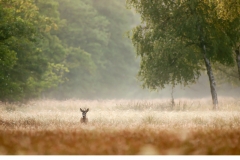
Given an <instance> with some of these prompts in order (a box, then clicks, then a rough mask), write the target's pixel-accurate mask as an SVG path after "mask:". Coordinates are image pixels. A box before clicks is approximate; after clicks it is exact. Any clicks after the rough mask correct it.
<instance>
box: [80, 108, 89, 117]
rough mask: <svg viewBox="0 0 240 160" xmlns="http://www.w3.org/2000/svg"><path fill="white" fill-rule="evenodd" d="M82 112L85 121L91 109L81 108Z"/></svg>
mask: <svg viewBox="0 0 240 160" xmlns="http://www.w3.org/2000/svg"><path fill="white" fill-rule="evenodd" d="M80 111H81V112H82V116H83V119H85V118H86V117H87V112H88V111H89V108H88V109H82V108H80Z"/></svg>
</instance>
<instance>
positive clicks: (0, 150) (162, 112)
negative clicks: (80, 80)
mask: <svg viewBox="0 0 240 160" xmlns="http://www.w3.org/2000/svg"><path fill="white" fill-rule="evenodd" d="M175 102H176V105H175V107H174V109H173V110H171V111H170V110H169V108H170V100H160V99H159V100H96V101H87V100H86V101H84V100H66V101H55V100H39V101H31V102H29V103H28V104H25V105H21V106H20V105H13V104H0V154H2V155H9V154H10V155H16V154H18V155H19V154H21V155H135V154H158V155H159V154H160V155H174V154H177V155H189V154H190V155H192V154H195V155H196V154H197V155H212V154H214V155H239V154H240V112H239V111H240V100H239V99H233V98H223V97H222V98H220V102H219V107H220V110H219V111H212V110H211V108H212V105H211V100H210V99H195V100H190V99H177V100H176V101H175ZM80 107H81V108H90V111H89V112H88V114H87V117H88V119H89V123H88V124H86V125H85V124H81V123H80V118H81V114H80V111H79V108H80Z"/></svg>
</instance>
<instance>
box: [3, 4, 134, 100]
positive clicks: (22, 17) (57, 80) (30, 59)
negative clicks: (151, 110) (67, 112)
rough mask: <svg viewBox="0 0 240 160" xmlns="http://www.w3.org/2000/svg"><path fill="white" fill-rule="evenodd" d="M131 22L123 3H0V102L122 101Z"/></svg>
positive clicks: (130, 57)
mask: <svg viewBox="0 0 240 160" xmlns="http://www.w3.org/2000/svg"><path fill="white" fill-rule="evenodd" d="M136 22H137V19H136V16H134V14H133V13H132V12H131V11H130V10H127V9H126V7H125V0H0V101H8V102H9V101H10V102H11V101H20V100H27V99H32V98H38V97H50V98H58V99H66V98H83V99H84V98H88V99H89V98H116V97H124V95H126V94H127V93H126V90H127V89H128V86H131V85H136V80H135V79H136V73H137V70H138V63H137V61H136V58H135V54H134V49H133V47H132V45H131V42H130V40H129V39H128V38H127V34H126V32H127V31H129V30H130V29H131V27H132V26H133V25H134V24H135V23H136Z"/></svg>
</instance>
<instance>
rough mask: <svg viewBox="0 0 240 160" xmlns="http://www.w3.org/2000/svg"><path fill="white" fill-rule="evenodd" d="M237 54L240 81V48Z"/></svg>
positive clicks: (236, 51) (239, 47)
mask: <svg viewBox="0 0 240 160" xmlns="http://www.w3.org/2000/svg"><path fill="white" fill-rule="evenodd" d="M235 53H236V62H237V67H238V79H239V80H240V46H238V48H237V49H236V50H235Z"/></svg>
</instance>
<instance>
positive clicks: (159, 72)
mask: <svg viewBox="0 0 240 160" xmlns="http://www.w3.org/2000/svg"><path fill="white" fill-rule="evenodd" d="M215 2H216V1H205V0H127V3H128V7H133V8H135V10H136V12H138V13H140V15H141V18H142V24H141V25H139V26H137V27H136V28H134V29H133V30H132V35H131V39H132V42H133V45H134V46H135V48H136V52H137V55H139V56H140V57H141V67H140V71H139V78H140V80H141V81H143V86H144V87H147V88H150V89H162V88H164V85H166V84H184V85H188V84H190V83H195V82H196V80H197V78H198V77H199V75H200V73H201V71H202V70H206V71H207V74H208V77H209V83H210V91H211V95H212V101H213V109H214V110H215V109H218V97H217V90H216V82H215V79H214V75H213V71H212V66H211V65H212V63H215V62H219V63H221V64H223V65H226V66H228V65H231V64H232V63H234V57H233V54H232V51H233V45H234V39H232V38H231V36H230V34H228V32H227V29H229V28H228V26H231V25H230V23H231V21H228V20H224V19H222V18H219V17H218V10H217V9H216V8H217V3H215ZM231 34H232V33H231Z"/></svg>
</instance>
